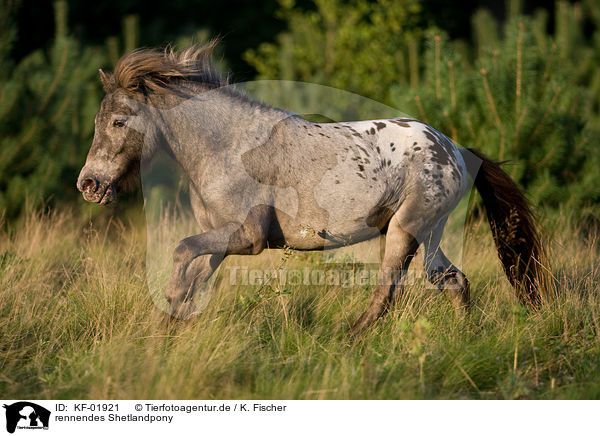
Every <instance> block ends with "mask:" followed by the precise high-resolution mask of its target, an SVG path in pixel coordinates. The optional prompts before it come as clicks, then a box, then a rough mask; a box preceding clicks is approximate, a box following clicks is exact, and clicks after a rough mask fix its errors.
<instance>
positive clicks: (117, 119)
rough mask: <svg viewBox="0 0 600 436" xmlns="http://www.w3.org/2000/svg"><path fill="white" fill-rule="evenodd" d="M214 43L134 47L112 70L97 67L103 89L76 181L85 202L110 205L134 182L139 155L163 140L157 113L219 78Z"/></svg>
mask: <svg viewBox="0 0 600 436" xmlns="http://www.w3.org/2000/svg"><path fill="white" fill-rule="evenodd" d="M215 44H216V42H214V41H213V42H211V43H209V44H207V45H204V46H198V45H196V46H193V47H190V48H189V49H186V50H183V51H177V52H176V51H173V50H172V49H167V50H165V51H159V50H155V49H138V50H134V51H132V52H130V53H127V54H126V55H124V56H123V57H122V58H121V59H120V60H119V62H117V65H116V66H115V70H114V73H112V74H111V73H105V72H104V71H102V70H100V79H101V81H102V84H103V86H104V90H105V91H106V96H105V97H104V99H103V100H102V104H101V105H100V110H99V111H98V114H97V115H96V118H95V124H96V127H95V132H94V140H93V142H92V146H91V148H90V151H89V153H88V156H87V160H86V163H85V166H84V167H83V168H82V170H81V172H80V174H79V178H78V180H77V188H78V189H79V190H80V191H81V193H82V194H83V198H85V199H86V200H87V201H91V202H95V203H100V204H108V203H110V202H112V201H114V200H115V199H116V198H117V194H118V193H119V192H121V191H123V190H127V189H129V188H131V187H133V186H135V185H136V184H137V181H138V180H139V169H140V163H141V161H142V159H145V158H149V157H151V155H152V154H153V153H154V151H155V150H156V149H157V147H158V146H159V145H160V143H161V140H163V131H161V125H160V117H156V116H153V115H156V114H157V111H159V110H160V109H164V108H169V107H170V106H173V105H174V104H177V102H180V101H181V99H182V98H184V99H185V98H189V97H190V96H192V95H193V94H194V93H195V92H197V91H198V88H199V87H200V88H202V89H208V88H215V87H218V86H221V85H222V84H223V82H222V81H221V78H220V76H219V75H218V73H217V72H216V70H215V69H214V67H213V65H212V63H211V62H210V55H211V53H212V49H213V47H214V46H215Z"/></svg>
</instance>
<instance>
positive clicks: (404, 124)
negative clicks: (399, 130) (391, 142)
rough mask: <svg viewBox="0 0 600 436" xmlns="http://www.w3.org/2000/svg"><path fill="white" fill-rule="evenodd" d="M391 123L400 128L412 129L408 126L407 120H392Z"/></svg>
mask: <svg viewBox="0 0 600 436" xmlns="http://www.w3.org/2000/svg"><path fill="white" fill-rule="evenodd" d="M390 123H394V124H396V125H397V126H400V127H410V124H408V123H407V122H406V121H405V119H404V120H390Z"/></svg>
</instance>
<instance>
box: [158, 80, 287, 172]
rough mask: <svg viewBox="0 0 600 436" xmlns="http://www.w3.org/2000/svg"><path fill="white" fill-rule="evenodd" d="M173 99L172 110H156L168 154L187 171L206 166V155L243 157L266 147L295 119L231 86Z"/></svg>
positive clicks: (169, 105) (170, 108)
mask: <svg viewBox="0 0 600 436" xmlns="http://www.w3.org/2000/svg"><path fill="white" fill-rule="evenodd" d="M172 98H173V99H174V100H172V101H171V102H170V104H168V107H169V109H157V110H155V111H156V115H157V116H158V117H159V118H160V120H159V124H161V131H162V135H163V137H164V139H165V142H166V146H167V148H168V151H170V152H171V153H172V154H173V156H174V157H175V159H176V160H177V161H178V162H179V163H180V164H181V165H182V166H183V167H184V169H186V170H187V169H190V170H191V168H189V167H192V166H193V167H194V168H195V169H198V168H199V167H200V166H203V163H204V162H205V161H206V160H207V159H206V156H210V155H213V154H215V153H222V152H230V154H231V155H239V154H240V153H243V152H244V151H246V150H249V149H251V148H253V147H256V146H258V145H260V144H263V143H264V142H265V141H266V140H267V139H268V138H269V135H270V133H271V130H272V128H273V127H274V126H275V125H276V124H277V123H279V122H280V121H281V120H283V119H285V118H289V117H290V116H294V114H292V113H289V112H285V111H283V110H280V109H276V108H272V107H269V106H266V105H263V104H261V103H258V102H255V101H252V100H250V99H248V98H246V97H244V96H243V95H241V94H239V93H238V92H237V91H235V90H232V89H231V88H229V87H228V88H217V89H211V90H205V91H201V92H199V93H198V94H197V95H196V96H195V97H193V98H185V99H184V98H181V97H175V96H173V97H172ZM163 104H164V101H163ZM163 107H164V106H163Z"/></svg>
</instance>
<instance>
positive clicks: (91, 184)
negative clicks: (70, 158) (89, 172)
mask: <svg viewBox="0 0 600 436" xmlns="http://www.w3.org/2000/svg"><path fill="white" fill-rule="evenodd" d="M96 189H98V182H97V181H96V180H95V179H92V178H91V177H88V178H87V179H85V180H84V181H83V182H82V183H81V190H82V191H87V192H96Z"/></svg>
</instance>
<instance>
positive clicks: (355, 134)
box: [352, 132, 362, 138]
mask: <svg viewBox="0 0 600 436" xmlns="http://www.w3.org/2000/svg"><path fill="white" fill-rule="evenodd" d="M352 136H357V137H359V138H362V136H360V133H358V132H356V133H353V134H352Z"/></svg>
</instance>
